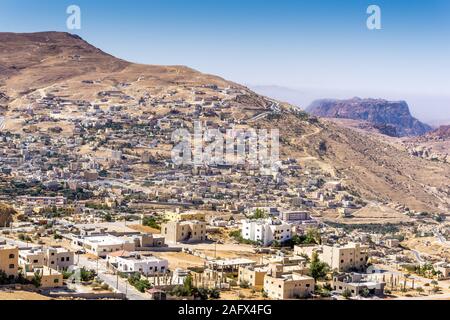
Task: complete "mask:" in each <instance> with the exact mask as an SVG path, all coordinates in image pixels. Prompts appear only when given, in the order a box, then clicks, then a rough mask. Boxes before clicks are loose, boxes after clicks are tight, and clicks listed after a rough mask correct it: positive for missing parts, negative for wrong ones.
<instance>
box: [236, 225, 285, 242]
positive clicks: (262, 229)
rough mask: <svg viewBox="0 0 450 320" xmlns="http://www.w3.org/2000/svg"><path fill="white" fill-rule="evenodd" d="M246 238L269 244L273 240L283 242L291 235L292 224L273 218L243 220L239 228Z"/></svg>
mask: <svg viewBox="0 0 450 320" xmlns="http://www.w3.org/2000/svg"><path fill="white" fill-rule="evenodd" d="M241 233H242V237H243V238H244V239H246V240H251V241H254V242H258V243H260V244H261V245H263V246H269V245H271V244H272V243H273V242H274V241H278V242H280V243H283V242H285V241H288V240H290V239H291V237H292V225H290V224H288V223H285V222H282V221H280V220H274V219H262V220H244V221H243V222H242V228H241Z"/></svg>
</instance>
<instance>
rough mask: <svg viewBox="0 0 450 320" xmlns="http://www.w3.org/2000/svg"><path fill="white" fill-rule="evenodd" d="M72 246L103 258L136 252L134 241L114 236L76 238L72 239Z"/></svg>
mask: <svg viewBox="0 0 450 320" xmlns="http://www.w3.org/2000/svg"><path fill="white" fill-rule="evenodd" d="M72 245H73V246H75V247H83V248H85V249H86V251H87V252H88V253H91V254H93V255H96V256H98V257H102V258H105V257H106V256H107V255H108V253H111V252H116V251H120V250H126V251H134V250H135V243H134V241H133V240H130V239H128V238H124V237H123V238H121V237H115V236H112V235H101V236H89V237H74V238H73V239H72Z"/></svg>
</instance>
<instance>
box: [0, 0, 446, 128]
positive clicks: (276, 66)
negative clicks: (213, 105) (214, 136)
mask: <svg viewBox="0 0 450 320" xmlns="http://www.w3.org/2000/svg"><path fill="white" fill-rule="evenodd" d="M71 4H76V5H78V6H80V8H81V13H82V29H81V30H79V31H78V30H77V31H75V33H78V34H79V35H80V36H82V37H83V38H84V39H85V40H87V41H88V42H90V43H92V44H94V45H95V46H97V47H99V48H101V49H103V50H104V51H106V52H108V53H111V54H113V55H115V56H118V57H120V58H124V59H127V60H130V61H134V62H140V63H147V64H169V65H173V64H183V65H188V66H190V67H193V68H195V69H198V70H200V71H203V72H207V73H212V74H217V75H220V76H223V77H225V78H227V79H230V80H233V81H236V82H239V83H243V84H251V85H278V86H285V87H290V88H301V89H305V88H308V89H312V90H315V91H317V90H318V89H319V90H320V89H324V90H328V91H327V92H329V91H330V90H336V91H339V90H341V91H345V92H349V94H352V93H354V95H370V96H377V95H378V96H381V95H383V96H386V97H397V96H398V97H404V99H408V97H413V96H421V97H426V96H432V97H434V99H436V98H438V97H449V96H450V90H449V83H450V79H449V77H450V58H449V57H450V1H448V0H422V1H419V0H409V1H407V0H389V1H388V0H384V1H381V0H371V1H366V0H346V1H342V0H310V1H301V0H296V1H294V0H292V1H288V0H284V1H283V0H281V1H280V0H278V1H275V0H273V1H270V0H239V1H238V0H209V1H206V0H190V1H187V0H149V1H142V0H128V1H119V0H113V1H111V0H110V1H106V0H98V1H93V0H90V1H87V0H86V1H85V0H70V1H66V0H40V1H34V0H1V2H0V13H1V15H2V16H1V18H0V31H10V32H34V31H48V30H57V31H68V30H67V29H66V19H67V14H66V12H65V11H66V8H67V6H68V5H71ZM370 4H376V5H379V6H380V8H381V11H382V27H383V28H382V30H376V31H370V30H368V29H367V28H366V19H367V17H368V15H367V14H366V9H367V7H368V6H369V5H370ZM72 32H73V31H72ZM411 99H412V98H411ZM445 101H447V102H449V104H447V105H446V106H445V107H443V106H442V105H441V103H438V104H439V105H440V107H439V108H438V111H439V110H440V111H442V112H444V113H445V112H447V115H448V118H449V119H450V111H449V110H450V101H449V100H445V99H444V100H443V104H444V103H445ZM433 110H434V109H433ZM419 111H421V112H422V113H424V114H425V113H426V112H427V110H426V106H425V105H423V106H421V108H420V110H419ZM433 112H434V111H433ZM433 116H434V114H433ZM444 116H446V115H444Z"/></svg>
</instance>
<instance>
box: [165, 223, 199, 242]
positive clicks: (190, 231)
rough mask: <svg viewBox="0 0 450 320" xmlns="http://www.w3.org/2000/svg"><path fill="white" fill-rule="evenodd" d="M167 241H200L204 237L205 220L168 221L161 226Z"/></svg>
mask: <svg viewBox="0 0 450 320" xmlns="http://www.w3.org/2000/svg"><path fill="white" fill-rule="evenodd" d="M161 234H162V235H163V236H164V237H165V239H166V241H167V242H168V243H178V242H191V243H192V242H202V241H205V240H206V239H207V237H206V222H204V221H198V220H189V221H170V222H167V223H165V224H163V225H162V226H161Z"/></svg>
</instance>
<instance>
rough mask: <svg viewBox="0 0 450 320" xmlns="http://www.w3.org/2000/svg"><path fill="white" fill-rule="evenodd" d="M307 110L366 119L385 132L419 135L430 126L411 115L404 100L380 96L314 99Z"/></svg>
mask: <svg viewBox="0 0 450 320" xmlns="http://www.w3.org/2000/svg"><path fill="white" fill-rule="evenodd" d="M307 111H308V112H309V113H311V114H313V115H315V116H318V117H324V118H344V119H354V120H364V121H368V122H370V123H372V124H374V125H376V126H379V127H380V129H381V130H380V132H381V133H383V134H387V135H391V136H392V135H396V136H399V137H403V136H420V135H423V134H425V133H427V132H429V131H431V130H432V128H431V127H430V126H429V125H427V124H424V123H422V122H420V121H419V120H417V119H416V118H414V117H413V116H412V115H411V113H410V111H409V107H408V104H407V103H406V102H405V101H387V100H382V99H360V98H353V99H350V100H317V101H314V102H313V103H312V104H311V105H310V106H309V107H308V109H307Z"/></svg>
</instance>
